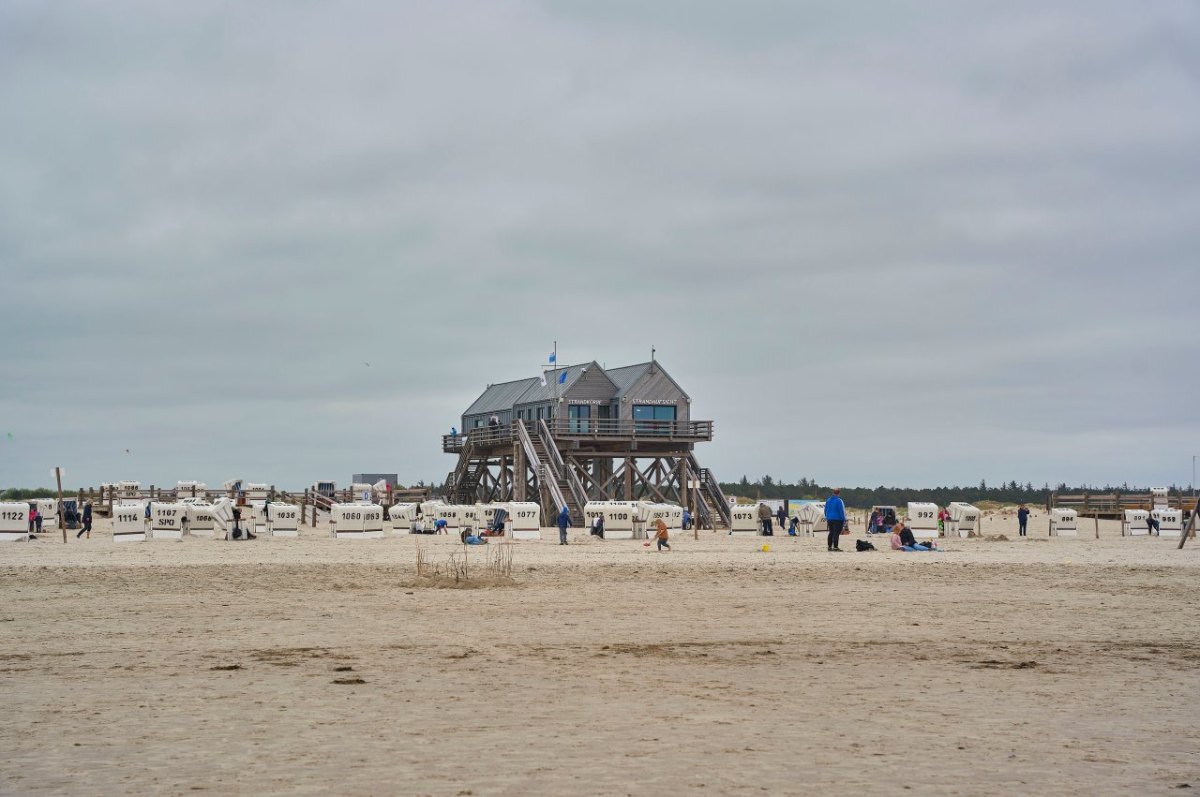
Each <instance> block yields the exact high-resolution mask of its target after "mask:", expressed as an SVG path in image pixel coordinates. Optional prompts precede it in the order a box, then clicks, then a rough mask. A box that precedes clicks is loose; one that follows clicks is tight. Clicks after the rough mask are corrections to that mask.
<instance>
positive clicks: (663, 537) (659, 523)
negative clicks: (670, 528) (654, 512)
mask: <svg viewBox="0 0 1200 797" xmlns="http://www.w3.org/2000/svg"><path fill="white" fill-rule="evenodd" d="M654 528H655V532H654V539H656V540H658V550H659V552H660V553H661V552H662V549H663V548H666V549H667V550H668V551H669V550H671V543H669V542H667V538H668V537H669V536H670V534H669V533H668V532H667V524H666V523H664V522H663V519H662V518H659V519H658V520H656V521H654Z"/></svg>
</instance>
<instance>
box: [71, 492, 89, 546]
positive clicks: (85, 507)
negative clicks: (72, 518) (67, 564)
mask: <svg viewBox="0 0 1200 797" xmlns="http://www.w3.org/2000/svg"><path fill="white" fill-rule="evenodd" d="M81 520H82V521H83V525H82V526H80V527H79V533H78V534H76V535H75V539H79V538H80V537H82V536H83V535H84V534H87V538H88V539H89V540H90V539H91V538H92V502H91V501H84V502H83V517H82V518H81Z"/></svg>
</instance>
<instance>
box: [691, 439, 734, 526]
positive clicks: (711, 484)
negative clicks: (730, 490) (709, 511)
mask: <svg viewBox="0 0 1200 797" xmlns="http://www.w3.org/2000/svg"><path fill="white" fill-rule="evenodd" d="M688 467H689V468H691V469H692V470H693V471H695V473H696V477H697V478H698V479H699V480H700V490H701V491H702V492H703V493H705V494H706V495H707V496H708V498H709V499H710V503H712V504H713V509H714V510H715V511H716V513H717V514H718V515H720V516H721V520H723V521H724V522H725V525H726V526H730V525H732V524H733V513H732V512H731V511H730V510H729V500H728V499H727V498H726V497H725V492H724V491H723V490H722V489H721V484H720V483H719V482H718V481H717V477H716V476H714V475H713V474H712V471H710V470H709V469H708V468H702V467H700V462H699V460H697V459H696V455H695V454H688Z"/></svg>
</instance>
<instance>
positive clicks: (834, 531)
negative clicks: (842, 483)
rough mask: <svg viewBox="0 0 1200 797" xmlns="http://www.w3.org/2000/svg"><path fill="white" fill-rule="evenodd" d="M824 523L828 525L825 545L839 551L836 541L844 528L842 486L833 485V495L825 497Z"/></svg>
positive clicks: (844, 516) (844, 511) (844, 514)
mask: <svg viewBox="0 0 1200 797" xmlns="http://www.w3.org/2000/svg"><path fill="white" fill-rule="evenodd" d="M825 523H826V525H828V526H829V539H828V540H827V543H826V544H827V547H828V548H829V550H831V551H840V550H842V549H841V548H839V547H838V542H839V541H840V540H841V538H842V529H844V528H846V505H845V504H844V503H842V488H841V487H834V488H833V495H831V496H829V497H828V498H826V499H825Z"/></svg>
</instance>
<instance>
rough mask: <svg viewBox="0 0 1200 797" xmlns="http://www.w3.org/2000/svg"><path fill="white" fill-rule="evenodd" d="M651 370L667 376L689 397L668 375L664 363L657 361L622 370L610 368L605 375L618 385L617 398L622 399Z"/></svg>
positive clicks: (625, 367) (668, 379) (626, 367)
mask: <svg viewBox="0 0 1200 797" xmlns="http://www.w3.org/2000/svg"><path fill="white" fill-rule="evenodd" d="M651 368H654V369H655V370H656V371H658V372H659V373H661V374H662V375H663V376H665V377H666V378H667V381H668V382H670V383H671V384H672V385H674V386H675V387H676V389H678V390H679V392H680V393H681V394H683V396H684V397H685V398H687V397H688V394H687V391H686V390H684V389H683V388H682V387H680V386H679V383H678V382H676V381H675V379H674V378H673V377H672V376H671V375H670V374H669V373H667V369H666V368H663V367H662V363H660V362H658V361H657V360H652V361H651V362H646V363H638V364H637V365H626V366H623V367H621V368H608V369H605V371H604V373H606V374H608V378H609V379H611V380H612V381H613V382H615V383H616V385H617V398H618V399H620V398H624V397H625V394H626V393H628V392H629V391H630V390H632V389H633V386H634V385H636V384H637V383H638V380H640V379H641V378H642V377H643V376H645V375H646V374H647V373H649V371H650V369H651Z"/></svg>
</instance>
